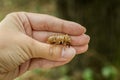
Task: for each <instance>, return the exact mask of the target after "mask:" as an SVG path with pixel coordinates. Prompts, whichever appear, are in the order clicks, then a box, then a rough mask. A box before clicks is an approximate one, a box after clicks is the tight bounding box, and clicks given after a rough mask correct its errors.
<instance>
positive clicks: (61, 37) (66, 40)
mask: <svg viewBox="0 0 120 80" xmlns="http://www.w3.org/2000/svg"><path fill="white" fill-rule="evenodd" d="M47 43H49V44H53V45H63V46H68V47H70V46H71V37H70V36H69V35H68V34H54V35H51V36H50V37H49V38H48V40H47Z"/></svg>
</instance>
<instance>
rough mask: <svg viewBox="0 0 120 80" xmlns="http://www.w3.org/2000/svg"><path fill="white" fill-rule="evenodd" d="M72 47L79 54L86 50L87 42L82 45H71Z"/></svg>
mask: <svg viewBox="0 0 120 80" xmlns="http://www.w3.org/2000/svg"><path fill="white" fill-rule="evenodd" d="M73 48H74V49H75V50H76V53H77V54H81V53H84V52H86V51H87V50H88V44H86V45H83V46H73Z"/></svg>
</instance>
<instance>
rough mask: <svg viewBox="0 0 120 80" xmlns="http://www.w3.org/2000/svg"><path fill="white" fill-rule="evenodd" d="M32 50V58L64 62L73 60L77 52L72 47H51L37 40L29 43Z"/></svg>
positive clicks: (31, 40)
mask: <svg viewBox="0 0 120 80" xmlns="http://www.w3.org/2000/svg"><path fill="white" fill-rule="evenodd" d="M27 42H28V43H29V47H30V50H31V53H29V54H31V55H32V58H45V59H49V60H56V61H64V60H71V59H72V58H73V57H74V56H75V54H76V51H75V49H74V48H72V47H65V46H60V45H50V44H46V43H42V42H39V41H37V40H35V39H32V38H31V39H30V40H29V41H27Z"/></svg>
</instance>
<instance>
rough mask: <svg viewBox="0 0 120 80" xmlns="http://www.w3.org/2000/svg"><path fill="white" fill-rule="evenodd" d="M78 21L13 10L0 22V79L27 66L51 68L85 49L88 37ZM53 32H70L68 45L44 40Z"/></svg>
mask: <svg viewBox="0 0 120 80" xmlns="http://www.w3.org/2000/svg"><path fill="white" fill-rule="evenodd" d="M85 32H86V29H85V28H84V27H83V26H81V25H80V24H78V23H75V22H71V21H66V20H62V19H59V18H56V17H53V16H50V15H45V14H36V13H27V12H14V13H10V14H8V15H7V16H6V17H5V18H4V19H3V20H2V21H1V22H0V79H2V80H13V79H14V78H15V77H17V76H20V75H21V74H23V73H25V72H26V71H28V70H33V69H36V68H44V69H46V68H53V67H56V66H62V65H64V64H66V63H68V62H70V61H71V60H72V59H73V58H74V57H75V55H76V54H81V53H84V52H85V51H87V49H88V43H89V40H90V37H89V36H88V35H86V34H85ZM55 33H64V34H69V35H70V36H71V45H72V46H71V47H70V48H67V49H65V50H64V49H63V46H59V45H58V46H56V47H53V49H52V55H50V48H51V47H52V45H50V44H47V43H46V41H47V39H48V37H49V36H50V35H52V34H55Z"/></svg>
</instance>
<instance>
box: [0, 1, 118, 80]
mask: <svg viewBox="0 0 120 80" xmlns="http://www.w3.org/2000/svg"><path fill="white" fill-rule="evenodd" d="M16 11H27V12H35V13H43V14H49V15H53V16H57V17H59V18H63V19H66V20H71V21H75V22H78V23H80V24H81V25H83V26H85V27H86V28H87V34H88V35H90V37H91V41H90V46H89V50H88V51H87V52H86V53H85V54H81V55H77V56H76V57H75V58H74V59H73V60H72V61H71V62H70V63H69V64H66V65H64V66H61V67H58V68H54V69H50V70H42V69H36V70H33V71H28V72H26V73H25V74H24V75H22V76H20V77H19V78H17V79H16V80H120V74H119V72H120V0H0V20H2V19H3V18H4V17H5V15H7V14H8V13H10V12H16Z"/></svg>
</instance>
